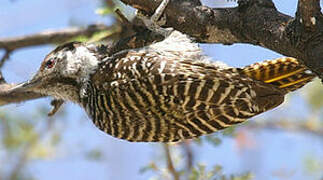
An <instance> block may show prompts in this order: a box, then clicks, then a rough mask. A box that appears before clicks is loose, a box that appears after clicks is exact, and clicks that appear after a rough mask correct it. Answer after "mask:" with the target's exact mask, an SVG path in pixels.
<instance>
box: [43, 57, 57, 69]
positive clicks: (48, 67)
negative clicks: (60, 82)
mask: <svg viewBox="0 0 323 180" xmlns="http://www.w3.org/2000/svg"><path fill="white" fill-rule="evenodd" d="M54 65H55V60H54V59H49V60H48V61H47V62H46V64H45V66H46V68H47V69H50V68H52V67H54Z"/></svg>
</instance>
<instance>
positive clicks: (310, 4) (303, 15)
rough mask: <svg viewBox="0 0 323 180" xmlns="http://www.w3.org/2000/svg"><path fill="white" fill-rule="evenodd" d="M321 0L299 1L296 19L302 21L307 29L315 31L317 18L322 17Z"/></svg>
mask: <svg viewBox="0 0 323 180" xmlns="http://www.w3.org/2000/svg"><path fill="white" fill-rule="evenodd" d="M320 14H321V8H320V0H299V1H298V7H297V14H296V18H297V19H298V20H299V21H302V24H304V26H305V27H306V28H310V29H312V28H313V29H314V28H315V26H316V18H317V17H318V16H320Z"/></svg>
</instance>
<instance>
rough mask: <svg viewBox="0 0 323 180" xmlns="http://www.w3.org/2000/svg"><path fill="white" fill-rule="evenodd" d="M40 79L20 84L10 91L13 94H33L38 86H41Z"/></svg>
mask: <svg viewBox="0 0 323 180" xmlns="http://www.w3.org/2000/svg"><path fill="white" fill-rule="evenodd" d="M40 82H41V81H40V80H39V79H31V80H29V81H26V82H23V83H20V84H18V85H16V86H14V87H12V88H11V89H10V90H9V91H11V92H32V91H34V90H35V89H36V88H37V87H38V85H39V84H40Z"/></svg>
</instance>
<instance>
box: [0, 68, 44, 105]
mask: <svg viewBox="0 0 323 180" xmlns="http://www.w3.org/2000/svg"><path fill="white" fill-rule="evenodd" d="M14 86H16V85H14V84H7V83H6V81H5V79H4V78H3V76H2V73H1V72H0V106H3V105H6V104H10V103H20V102H23V101H27V100H31V99H37V98H41V97H44V95H41V94H37V93H32V92H25V93H18V92H10V91H8V90H9V89H11V88H13V87H14Z"/></svg>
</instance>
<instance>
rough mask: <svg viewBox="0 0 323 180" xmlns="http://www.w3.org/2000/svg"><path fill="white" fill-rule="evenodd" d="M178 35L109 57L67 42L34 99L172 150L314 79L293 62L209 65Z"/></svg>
mask: <svg viewBox="0 0 323 180" xmlns="http://www.w3.org/2000/svg"><path fill="white" fill-rule="evenodd" d="M209 59H210V58H208V57H206V56H205V55H203V53H202V51H201V49H200V48H199V46H198V44H197V43H194V42H192V39H191V38H190V37H188V36H187V35H185V34H182V33H181V32H179V31H175V30H173V31H171V32H170V33H169V34H168V35H167V37H166V38H165V39H164V40H163V41H160V42H157V43H154V44H151V45H149V46H146V47H142V48H138V49H128V50H123V51H120V52H117V53H115V54H113V55H110V56H107V54H106V53H105V52H104V51H102V48H100V47H99V46H97V45H94V44H86V43H81V42H71V43H67V44H63V45H61V46H58V47H57V48H56V49H55V50H53V51H52V52H51V53H49V54H48V55H47V56H46V57H45V59H44V61H43V62H42V64H41V66H40V69H39V70H38V72H37V73H36V75H35V76H34V77H32V78H31V80H29V81H27V82H24V83H21V84H20V85H18V86H17V87H15V88H14V89H12V90H13V91H24V92H26V91H33V92H37V93H41V94H44V95H48V96H52V97H54V98H56V99H62V100H65V101H72V102H74V103H76V104H79V105H80V106H81V107H82V108H83V109H84V110H85V111H86V112H87V114H88V115H89V117H90V118H91V119H92V121H93V123H94V124H95V125H96V126H97V127H98V128H99V129H100V130H102V131H104V132H105V133H107V134H110V135H111V136H113V137H116V138H120V139H124V140H128V141H132V142H175V141H180V140H184V139H191V138H195V137H199V136H201V135H205V134H210V133H213V132H216V131H218V130H221V129H224V128H227V127H230V126H232V125H235V124H239V123H242V122H245V121H246V120H247V119H249V118H251V117H253V116H255V115H258V114H260V113H263V112H266V111H268V110H270V109H273V108H275V107H277V106H278V105H280V104H281V103H282V102H283V101H284V96H285V95H286V94H287V93H289V92H291V91H294V90H296V89H298V88H300V87H302V86H304V85H305V84H307V83H308V82H310V81H311V80H312V79H313V78H314V77H315V75H313V74H312V73H311V72H309V70H307V68H306V67H305V66H303V65H302V64H300V63H299V62H298V61H297V60H296V59H294V58H289V57H286V58H279V59H275V60H269V61H264V62H261V63H255V64H252V65H250V66H246V67H244V68H234V67H229V66H226V65H225V64H223V63H221V62H213V61H210V60H209Z"/></svg>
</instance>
